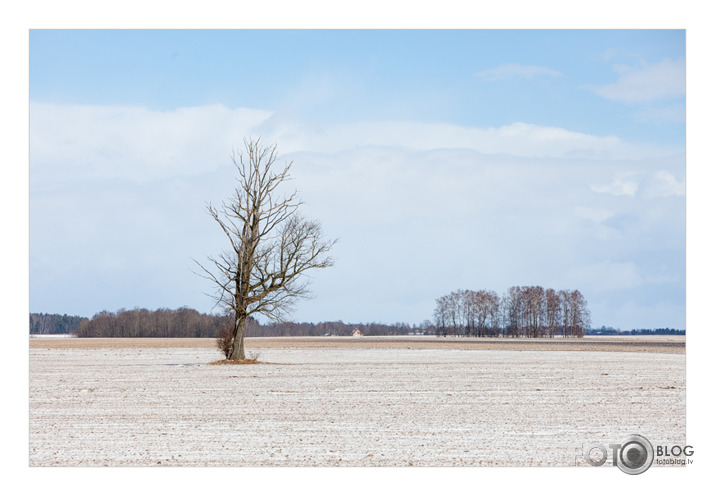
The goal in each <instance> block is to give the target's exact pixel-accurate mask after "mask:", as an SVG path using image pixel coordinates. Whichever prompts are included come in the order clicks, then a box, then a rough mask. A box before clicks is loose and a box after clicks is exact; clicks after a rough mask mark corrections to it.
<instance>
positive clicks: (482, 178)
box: [29, 30, 685, 328]
mask: <svg viewBox="0 0 715 496" xmlns="http://www.w3.org/2000/svg"><path fill="white" fill-rule="evenodd" d="M29 82H30V171H29V177H30V311H31V312H51V313H55V312H56V313H68V314H77V315H83V316H88V317H90V316H92V315H93V314H94V313H96V312H98V311H101V310H103V309H107V310H117V309H119V308H133V307H145V308H150V309H154V308H159V307H169V308H177V307H180V306H184V305H186V306H189V307H193V308H196V309H198V310H200V311H211V310H212V305H213V303H212V301H211V299H210V298H209V297H207V296H206V295H205V294H204V293H205V292H208V291H210V287H209V286H208V285H207V282H206V281H204V280H203V279H201V278H200V277H198V276H197V275H195V274H194V273H193V272H192V271H193V270H195V265H194V264H193V262H192V258H194V259H197V260H204V259H205V257H206V256H207V255H211V254H216V253H218V252H219V251H220V250H221V249H222V248H223V247H224V245H225V240H224V239H222V234H221V232H220V230H219V229H218V227H217V225H215V223H214V222H213V220H212V219H211V218H210V217H209V216H208V214H207V213H206V211H205V205H206V203H207V202H209V201H212V202H214V203H216V202H220V201H221V200H222V199H224V198H226V197H227V196H228V195H229V194H230V193H231V191H232V187H233V178H234V176H235V170H233V169H232V165H231V162H230V159H229V155H230V154H231V151H232V149H234V148H236V149H240V147H241V146H242V142H243V139H244V137H248V136H253V137H258V136H262V137H263V138H264V139H265V140H266V141H268V142H273V143H277V145H278V149H279V152H280V154H281V161H283V160H285V161H290V160H292V161H294V166H293V169H292V170H293V180H292V186H293V187H295V188H296V189H298V190H299V192H300V194H301V196H302V198H303V200H304V201H305V206H304V213H305V214H306V215H307V216H309V217H313V218H316V219H318V220H320V221H321V223H322V225H323V229H324V232H325V234H326V236H328V237H331V238H339V243H338V244H337V245H336V247H335V249H334V255H335V258H336V264H335V266H334V267H332V268H330V269H327V270H323V271H319V272H315V273H313V274H312V276H311V281H312V284H311V288H312V293H313V298H312V299H310V300H307V301H304V302H301V303H300V304H299V305H298V306H297V307H296V309H295V312H294V313H293V318H294V319H296V320H301V321H313V322H318V321H325V320H343V321H346V322H348V321H350V322H367V321H376V322H385V323H390V322H398V321H400V322H408V323H419V322H421V321H423V320H425V319H430V318H432V312H433V310H434V302H435V299H436V298H438V297H439V296H442V295H443V294H446V293H449V292H450V291H453V290H456V289H460V288H461V289H474V290H478V289H490V290H495V291H497V292H498V293H499V294H501V293H502V292H503V291H505V290H506V289H507V288H508V287H510V286H514V285H541V286H544V287H553V288H555V289H579V290H581V292H582V293H583V294H584V295H585V296H586V299H587V300H588V302H589V308H590V310H591V312H592V320H593V324H594V325H595V326H601V325H606V326H614V327H621V328H639V327H676V328H684V327H685V32H684V31H657V30H634V31H608V30H598V31H578V30H575V31H549V30H544V31H499V30H488V31H469V30H467V31H369V30H368V31H330V30H321V31H275V30H273V31H260V30H259V31H127V30H123V31H87V30H83V31H37V30H36V31H31V32H30V81H29Z"/></svg>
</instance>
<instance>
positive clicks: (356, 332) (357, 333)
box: [353, 328, 362, 338]
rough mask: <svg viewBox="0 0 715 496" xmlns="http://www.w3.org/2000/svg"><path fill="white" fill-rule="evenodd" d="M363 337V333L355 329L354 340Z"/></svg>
mask: <svg viewBox="0 0 715 496" xmlns="http://www.w3.org/2000/svg"><path fill="white" fill-rule="evenodd" d="M361 336H362V332H360V329H357V328H355V329H353V337H354V338H359V337H361Z"/></svg>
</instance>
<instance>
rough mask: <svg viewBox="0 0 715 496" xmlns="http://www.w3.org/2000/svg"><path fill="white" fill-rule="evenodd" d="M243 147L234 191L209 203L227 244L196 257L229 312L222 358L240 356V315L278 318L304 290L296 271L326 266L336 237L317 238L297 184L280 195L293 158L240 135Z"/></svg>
mask: <svg viewBox="0 0 715 496" xmlns="http://www.w3.org/2000/svg"><path fill="white" fill-rule="evenodd" d="M244 145H245V154H242V153H239V154H238V155H236V153H235V152H234V153H233V155H232V156H231V160H232V162H233V164H234V165H235V166H236V169H237V171H238V176H237V178H236V179H237V182H238V186H237V187H236V188H235V190H234V193H233V195H232V196H231V197H230V198H229V200H228V201H224V202H223V203H222V204H221V206H220V207H214V206H213V205H211V204H209V205H208V207H207V210H208V212H209V214H210V215H211V217H213V219H214V220H215V221H216V222H217V223H218V225H219V226H220V227H221V229H222V230H223V232H224V234H225V235H226V237H227V238H228V241H229V248H228V249H226V250H224V251H223V252H222V253H221V254H220V255H218V256H216V257H208V260H209V264H208V265H209V267H205V266H204V265H202V264H200V263H198V262H196V263H197V264H198V265H199V267H201V269H202V271H203V275H204V277H206V278H207V279H209V280H210V281H212V282H213V283H214V285H215V287H216V293H215V295H214V296H215V298H216V302H217V304H219V305H221V306H222V307H224V308H225V309H226V310H228V311H230V312H231V313H232V314H233V338H232V341H231V346H230V350H229V352H228V354H227V358H228V359H231V360H243V359H245V357H246V356H245V350H244V335H245V331H246V321H247V319H248V317H249V316H251V315H253V314H262V315H264V316H266V317H268V318H270V319H272V320H278V321H281V320H283V318H284V317H285V315H286V314H287V312H288V311H289V310H290V308H291V307H292V305H293V304H294V303H295V302H296V300H297V299H299V298H302V297H305V296H307V283H306V282H304V281H303V280H302V278H301V277H300V276H301V275H302V274H303V273H305V272H306V271H308V270H310V269H315V268H324V267H330V266H331V265H333V259H332V258H330V257H329V256H328V252H329V251H330V249H331V248H332V246H333V245H334V244H335V240H323V239H322V232H321V228H320V224H319V223H318V222H316V221H312V220H307V219H304V218H303V217H301V216H300V215H299V214H298V212H297V210H298V208H299V207H300V205H301V204H302V202H301V200H300V199H299V198H298V196H297V191H293V192H292V193H288V194H283V195H281V194H280V189H281V187H282V186H283V184H284V183H285V181H287V180H288V179H289V177H290V176H289V172H290V169H291V166H292V165H293V162H290V163H286V164H285V165H283V166H280V165H278V164H277V153H276V145H271V146H266V145H264V144H263V142H262V140H261V139H260V138H258V139H255V140H254V139H245V140H244Z"/></svg>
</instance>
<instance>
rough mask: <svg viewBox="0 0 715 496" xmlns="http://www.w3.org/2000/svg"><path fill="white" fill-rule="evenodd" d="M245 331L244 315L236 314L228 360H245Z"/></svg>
mask: <svg viewBox="0 0 715 496" xmlns="http://www.w3.org/2000/svg"><path fill="white" fill-rule="evenodd" d="M245 333H246V316H245V315H238V316H237V318H236V321H235V323H234V330H233V348H232V349H231V356H229V357H228V358H229V360H245V359H246V352H245V350H244V347H243V336H244V334H245Z"/></svg>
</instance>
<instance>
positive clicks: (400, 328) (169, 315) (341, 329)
mask: <svg viewBox="0 0 715 496" xmlns="http://www.w3.org/2000/svg"><path fill="white" fill-rule="evenodd" d="M229 321H230V318H229V317H227V316H219V315H212V314H204V313H200V312H198V311H196V310H193V309H191V308H186V307H182V308H179V309H176V310H171V309H166V308H161V309H158V310H147V309H144V308H142V309H133V310H125V309H121V310H118V311H116V312H108V311H102V312H99V313H97V314H96V315H94V316H93V317H92V318H91V319H90V318H87V317H81V316H68V315H66V314H47V313H30V326H29V327H30V334H31V335H51V334H54V335H59V334H72V335H76V336H77V337H85V338H90V337H137V338H139V337H176V338H181V337H198V338H215V337H216V336H217V334H218V332H219V330H220V329H221V328H222V327H223V326H225V325H226V324H227V323H228V322H229ZM355 329H359V330H360V332H361V333H362V334H363V335H364V336H391V335H392V336H407V335H413V334H426V335H434V334H436V333H437V329H436V327H435V326H434V324H433V323H431V322H430V321H425V322H423V323H422V324H420V325H414V324H413V325H410V324H407V323H396V324H382V323H368V324H364V323H357V324H352V323H344V322H342V321H335V322H319V323H317V324H315V323H306V322H299V323H298V322H284V323H269V324H260V323H259V322H257V321H256V320H254V319H251V320H249V323H248V329H247V331H248V332H247V336H248V337H281V336H296V337H298V336H325V335H328V336H352V333H353V331H354V330H355ZM437 334H439V335H441V333H437ZM585 334H586V335H619V334H620V335H639V334H646V335H648V334H681V335H682V334H685V330H684V329H671V328H657V329H631V330H621V329H616V328H613V327H606V326H601V327H599V328H594V329H587V330H586V332H585Z"/></svg>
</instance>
